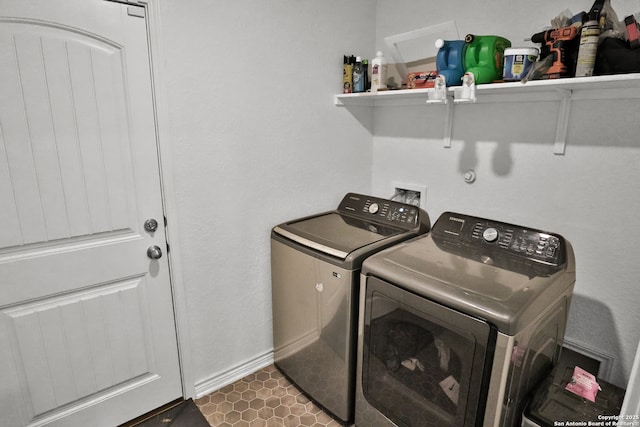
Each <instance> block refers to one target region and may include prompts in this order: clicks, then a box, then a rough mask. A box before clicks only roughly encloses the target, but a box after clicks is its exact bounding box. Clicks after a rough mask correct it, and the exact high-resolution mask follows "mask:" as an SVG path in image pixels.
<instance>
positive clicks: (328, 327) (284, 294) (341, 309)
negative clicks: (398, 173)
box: [271, 193, 430, 423]
mask: <svg viewBox="0 0 640 427" xmlns="http://www.w3.org/2000/svg"><path fill="white" fill-rule="evenodd" d="M429 228H430V222H429V217H428V215H427V213H426V212H425V211H424V210H422V209H420V208H418V207H416V206H412V205H407V204H403V203H398V202H393V201H390V200H386V199H380V198H376V197H371V196H365V195H362V194H354V193H348V194H347V195H346V196H345V197H344V198H343V200H342V202H341V203H340V205H339V206H338V208H337V209H336V210H333V211H329V212H324V213H321V214H318V215H313V216H309V217H305V218H301V219H297V220H294V221H289V222H286V223H284V224H281V225H278V226H276V227H274V228H273V230H272V233H271V278H272V292H273V299H272V300H273V343H274V344H273V345H274V359H275V365H276V366H277V367H278V368H279V369H280V370H281V371H282V372H283V373H284V374H285V375H286V376H287V377H288V378H289V379H290V380H292V381H293V382H294V383H295V384H296V385H297V386H298V387H299V388H300V389H301V390H302V391H303V392H305V393H306V394H307V395H308V396H309V397H310V398H311V399H312V400H314V401H315V402H316V403H318V404H319V405H320V406H322V407H323V408H324V409H325V410H327V411H328V412H330V413H331V414H332V415H333V416H334V417H335V418H337V419H338V420H340V421H342V422H343V423H347V422H350V421H352V419H353V413H354V396H355V394H354V393H355V392H354V384H355V351H356V331H357V318H358V316H357V302H358V289H359V288H358V283H359V273H360V267H361V265H362V262H363V260H364V259H365V258H366V257H367V256H369V255H371V254H373V253H375V252H378V251H380V250H382V249H385V248H387V247H389V246H391V245H394V244H396V243H398V242H402V241H405V240H407V239H410V238H412V237H415V236H418V235H420V234H423V233H426V232H428V231H429Z"/></svg>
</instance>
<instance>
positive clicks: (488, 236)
mask: <svg viewBox="0 0 640 427" xmlns="http://www.w3.org/2000/svg"><path fill="white" fill-rule="evenodd" d="M482 238H483V239H484V240H485V241H486V242H489V243H492V242H495V241H496V240H498V230H496V229H495V228H493V227H489V228H487V229H486V230H484V231H483V232H482Z"/></svg>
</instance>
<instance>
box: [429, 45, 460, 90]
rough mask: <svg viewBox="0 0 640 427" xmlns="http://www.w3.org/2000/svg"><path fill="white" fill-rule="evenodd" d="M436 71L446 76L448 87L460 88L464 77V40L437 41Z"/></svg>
mask: <svg viewBox="0 0 640 427" xmlns="http://www.w3.org/2000/svg"><path fill="white" fill-rule="evenodd" d="M436 47H437V48H438V53H437V55H436V69H437V71H438V74H440V75H441V76H444V78H445V82H446V85H447V87H449V86H460V85H461V84H462V76H464V71H465V69H464V52H465V48H466V44H465V42H464V40H442V39H438V40H436Z"/></svg>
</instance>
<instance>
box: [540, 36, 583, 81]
mask: <svg viewBox="0 0 640 427" xmlns="http://www.w3.org/2000/svg"><path fill="white" fill-rule="evenodd" d="M579 32H580V28H577V27H575V26H573V25H571V26H568V27H563V28H554V29H552V30H546V31H542V32H539V33H536V34H534V35H533V36H531V41H532V42H534V43H541V44H542V47H541V49H540V60H543V59H545V58H546V57H547V56H548V55H553V58H552V59H553V60H552V62H551V66H550V67H549V69H548V70H547V71H546V72H545V73H544V74H543V75H542V79H558V78H562V77H573V75H574V73H575V70H576V59H577V56H578V46H579V43H580V38H579V37H576V36H577V35H578V34H579Z"/></svg>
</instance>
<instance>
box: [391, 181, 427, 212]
mask: <svg viewBox="0 0 640 427" xmlns="http://www.w3.org/2000/svg"><path fill="white" fill-rule="evenodd" d="M391 186H392V187H391V193H392V196H391V200H395V201H398V202H402V203H409V204H412V205H416V206H420V207H421V208H422V209H424V210H426V209H427V186H426V185H424V184H411V183H406V182H398V181H393V182H392V183H391Z"/></svg>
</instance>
